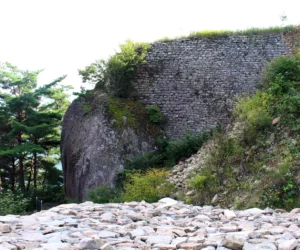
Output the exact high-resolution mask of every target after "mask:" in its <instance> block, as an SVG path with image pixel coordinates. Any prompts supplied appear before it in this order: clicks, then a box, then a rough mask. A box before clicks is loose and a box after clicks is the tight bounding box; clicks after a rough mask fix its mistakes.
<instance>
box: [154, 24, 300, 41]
mask: <svg viewBox="0 0 300 250" xmlns="http://www.w3.org/2000/svg"><path fill="white" fill-rule="evenodd" d="M296 30H297V26H295V25H289V26H284V27H279V26H275V27H269V28H249V29H246V30H236V31H232V30H202V31H192V32H191V33H190V34H189V35H183V36H178V37H175V38H173V39H171V38H169V37H164V38H161V39H158V40H156V42H170V41H173V40H176V39H187V38H192V39H193V38H218V37H227V36H233V35H235V36H253V35H264V34H278V33H285V32H294V31H296Z"/></svg>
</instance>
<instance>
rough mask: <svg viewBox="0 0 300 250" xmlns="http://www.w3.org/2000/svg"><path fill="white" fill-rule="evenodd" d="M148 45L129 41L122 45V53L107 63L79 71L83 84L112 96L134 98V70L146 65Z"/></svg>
mask: <svg viewBox="0 0 300 250" xmlns="http://www.w3.org/2000/svg"><path fill="white" fill-rule="evenodd" d="M150 48H151V47H150V45H149V44H147V43H134V42H132V41H130V40H128V41H127V42H126V43H125V44H122V45H120V52H119V53H116V54H115V55H113V56H111V57H110V58H109V59H108V60H107V61H105V60H98V61H96V62H95V63H92V64H90V65H89V66H87V67H86V68H85V69H83V70H79V75H81V77H82V80H83V82H89V83H92V84H94V85H95V88H100V89H103V90H105V91H107V92H108V93H109V94H110V96H114V97H121V98H128V97H132V96H133V94H134V93H133V92H134V88H133V85H132V81H133V77H134V68H135V66H136V65H138V64H142V63H145V62H146V61H145V57H146V54H147V51H148V50H149V49H150Z"/></svg>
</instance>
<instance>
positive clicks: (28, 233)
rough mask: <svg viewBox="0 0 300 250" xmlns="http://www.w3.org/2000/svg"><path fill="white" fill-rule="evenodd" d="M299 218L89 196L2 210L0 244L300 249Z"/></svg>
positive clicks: (299, 214)
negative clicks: (26, 211) (41, 207)
mask: <svg viewBox="0 0 300 250" xmlns="http://www.w3.org/2000/svg"><path fill="white" fill-rule="evenodd" d="M299 222H300V209H299V208H296V209H294V210H292V211H291V212H290V213H287V212H285V211H283V210H272V209H268V208H267V209H264V210H261V209H258V208H251V209H247V210H244V211H238V210H234V211H233V210H227V209H221V208H218V207H212V206H204V207H200V206H192V205H186V204H183V203H182V202H178V201H175V200H172V199H170V198H164V199H162V200H160V201H159V202H157V203H152V204H150V203H146V202H144V201H142V202H129V203H124V204H93V203H92V202H85V203H82V204H65V205H60V206H58V207H54V208H51V209H49V210H48V211H42V212H39V213H35V214H32V215H29V216H28V215H27V216H17V215H16V216H13V215H8V216H0V225H1V227H0V250H2V249H6V250H7V249H11V250H13V249H27V250H31V249H34V250H52V249H60V250H83V249H95V250H96V249H105V250H111V249H116V250H118V249H120V250H121V249H123V250H125V249H128V250H129V249H130V250H138V249H141V250H150V249H156V250H158V249H162V250H163V249H202V250H230V249H233V250H256V249H257V250H258V249H266V250H267V249H268V250H273V249H274V250H277V249H278V250H295V249H296V250H298V249H299V246H300V228H299ZM1 228H2V229H3V230H1Z"/></svg>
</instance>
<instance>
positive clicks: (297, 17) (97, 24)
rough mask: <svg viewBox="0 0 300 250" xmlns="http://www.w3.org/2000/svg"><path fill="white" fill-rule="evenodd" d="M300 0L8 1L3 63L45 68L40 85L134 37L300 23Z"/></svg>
mask: <svg viewBox="0 0 300 250" xmlns="http://www.w3.org/2000/svg"><path fill="white" fill-rule="evenodd" d="M299 9H300V0H279V1H278V0H251V1H246V0H198V1H196V0H182V1H179V0H178V1H177V0H151V1H148V0H0V27H1V36H0V62H5V61H9V62H11V63H13V64H15V65H17V66H18V67H19V68H21V69H28V70H36V69H44V71H43V72H42V73H41V75H40V78H39V83H40V84H45V83H49V82H50V81H51V80H53V79H54V78H57V77H59V76H61V75H64V74H67V75H68V77H67V78H66V80H65V81H64V83H65V84H71V85H74V87H75V88H76V89H79V86H80V84H81V81H80V77H79V76H78V73H77V72H78V71H77V70H78V69H82V68H84V67H85V66H87V65H88V64H90V63H92V62H93V61H95V60H97V59H100V58H104V59H105V58H107V57H108V56H109V55H112V54H114V51H115V50H116V49H117V48H118V46H119V44H121V43H124V42H125V41H126V40H127V39H131V40H134V41H148V42H151V41H154V40H156V39H159V38H162V37H165V36H168V37H176V36H180V35H187V34H189V33H190V32H191V31H200V30H206V29H213V30H221V29H231V30H237V29H247V28H251V27H270V26H280V25H281V24H282V22H281V20H280V16H282V15H286V16H287V18H288V20H287V22H286V23H285V24H294V25H297V24H300V14H299Z"/></svg>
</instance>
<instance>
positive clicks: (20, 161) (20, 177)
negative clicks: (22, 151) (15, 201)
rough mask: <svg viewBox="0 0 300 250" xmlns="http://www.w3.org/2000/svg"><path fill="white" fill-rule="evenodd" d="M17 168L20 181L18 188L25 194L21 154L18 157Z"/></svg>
mask: <svg viewBox="0 0 300 250" xmlns="http://www.w3.org/2000/svg"><path fill="white" fill-rule="evenodd" d="M19 165H20V166H19V168H20V173H19V182H20V188H21V191H22V193H23V194H25V191H26V190H25V177H24V164H23V157H22V156H21V157H20V158H19Z"/></svg>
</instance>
